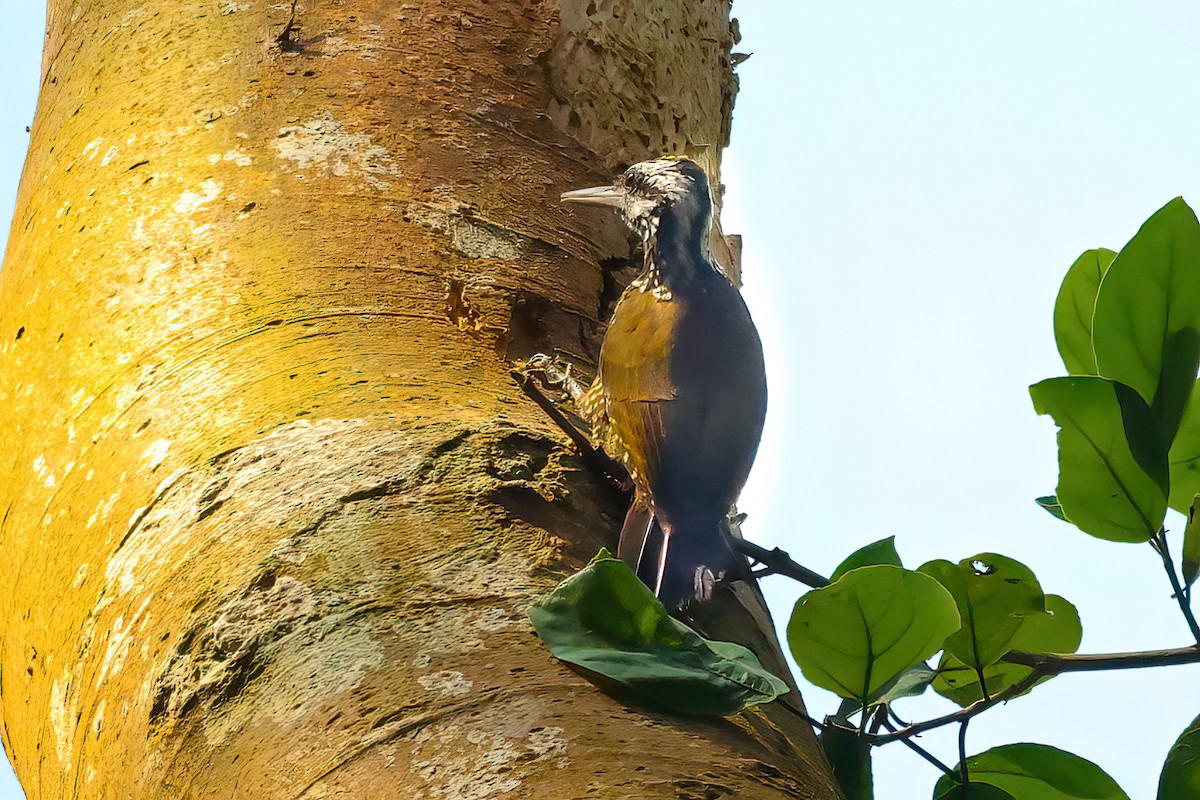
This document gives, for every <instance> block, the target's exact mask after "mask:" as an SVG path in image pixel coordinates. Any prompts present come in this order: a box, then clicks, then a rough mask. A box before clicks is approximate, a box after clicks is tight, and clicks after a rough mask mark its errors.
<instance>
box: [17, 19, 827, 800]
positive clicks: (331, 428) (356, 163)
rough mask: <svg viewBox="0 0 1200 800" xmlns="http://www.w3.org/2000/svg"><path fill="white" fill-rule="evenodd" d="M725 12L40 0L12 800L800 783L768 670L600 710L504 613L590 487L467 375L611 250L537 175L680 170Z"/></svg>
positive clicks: (23, 338) (722, 124)
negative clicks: (752, 704) (668, 166)
mask: <svg viewBox="0 0 1200 800" xmlns="http://www.w3.org/2000/svg"><path fill="white" fill-rule="evenodd" d="M733 38H734V34H733V32H732V31H731V26H730V22H729V19H728V5H727V4H726V3H724V2H708V1H707V0H705V1H704V2H701V1H700V0H664V2H661V3H658V2H656V3H623V2H619V0H592V1H591V2H588V0H561V2H555V1H554V0H542V2H521V1H520V0H491V1H490V2H465V3H448V2H443V1H442V0H409V1H408V2H382V1H381V0H328V2H316V1H315V0H305V1H304V2H296V0H290V2H289V1H288V0H282V2H280V3H277V4H274V5H272V4H271V3H269V2H266V1H265V0H203V2H201V1H200V0H174V1H173V2H165V3H147V2H144V0H91V1H90V2H82V0H78V1H77V0H72V1H71V2H68V0H51V2H50V10H49V32H48V39H47V45H46V57H45V61H44V83H43V87H42V93H41V97H40V101H39V105H38V112H37V117H36V121H35V124H34V128H33V134H32V140H31V145H30V152H29V156H28V160H27V162H26V167H25V173H24V176H23V180H22V183H21V189H20V195H19V199H18V207H17V212H16V216H15V219H14V221H13V227H12V235H11V237H10V240H9V246H8V251H7V253H6V256H5V261H4V267H3V271H2V272H0V441H3V442H4V444H5V448H4V450H5V453H4V459H3V466H0V470H3V472H2V473H0V474H2V480H0V513H2V515H3V516H2V522H0V526H2V527H0V537H2V538H0V541H2V543H3V552H4V558H3V559H2V560H0V581H2V582H3V585H5V586H6V587H8V600H7V602H6V603H5V604H4V606H3V610H2V614H3V616H2V620H0V625H2V626H3V627H2V630H3V645H2V653H0V668H2V672H0V679H2V683H0V692H2V697H0V700H2V713H3V721H4V729H3V734H4V744H5V747H6V748H7V750H8V752H9V753H10V755H11V757H12V760H13V762H14V765H15V768H16V771H17V774H18V776H19V777H20V779H21V781H22V784H23V785H24V787H25V789H26V791H27V793H28V796H29V797H30V798H31V800H36V799H37V798H65V797H80V798H101V797H107V798H134V797H137V798H142V797H149V798H154V797H170V798H180V797H185V798H188V797H209V796H211V797H221V798H230V797H238V798H242V797H244V798H322V797H361V798H380V797H400V798H409V797H411V798H430V799H431V800H432V799H434V798H449V799H457V798H486V797H522V798H556V799H557V798H569V797H580V798H582V797H598V798H621V797H638V798H656V797H664V798H665V797H672V798H676V797H680V798H691V797H696V798H716V797H726V796H729V797H739V798H782V797H805V798H832V797H835V796H836V790H835V789H833V788H832V785H831V782H830V779H829V777H828V773H827V769H826V767H825V766H824V763H823V761H822V760H821V758H820V756H819V754H818V750H817V746H816V743H815V740H814V739H813V737H812V735H811V732H810V731H808V729H807V728H806V727H805V726H804V725H802V724H797V721H798V718H797V716H796V715H795V713H794V709H795V708H796V707H797V705H798V699H797V698H790V699H789V703H790V705H791V707H792V710H788V709H787V708H784V707H783V705H784V704H783V703H775V704H772V705H771V706H770V707H767V708H766V709H764V710H763V711H761V712H755V713H750V714H746V715H743V716H742V717H740V718H738V719H732V720H700V719H681V718H677V717H671V716H666V715H658V714H654V713H651V712H648V711H645V710H642V709H639V708H636V707H632V706H628V705H623V704H621V703H619V702H617V701H615V700H613V699H611V698H609V697H608V696H606V695H604V694H602V693H601V692H599V691H598V690H596V689H595V688H594V687H592V686H591V685H590V684H589V683H587V682H586V681H584V680H583V679H581V678H580V677H579V676H577V675H576V674H575V673H573V672H571V671H570V670H568V669H566V668H565V667H564V666H562V665H561V664H560V663H558V662H556V661H555V660H554V659H553V658H552V657H550V655H549V654H548V653H547V651H546V650H545V649H544V648H543V646H542V645H541V643H540V642H539V641H538V639H537V638H536V636H534V635H533V633H532V631H531V628H530V625H529V623H528V621H527V619H526V617H525V615H524V609H525V608H527V607H528V604H529V603H530V602H531V601H532V599H534V598H536V597H537V596H539V595H540V594H541V593H543V592H544V591H546V590H547V589H548V588H549V587H551V586H553V585H554V584H555V583H556V582H557V581H558V580H560V579H561V578H562V577H563V576H564V575H566V574H568V573H569V572H570V571H572V570H573V569H575V568H577V567H578V566H579V564H580V563H581V562H582V561H584V560H586V559H587V558H589V557H590V556H591V555H593V554H594V553H595V551H596V550H597V549H598V548H599V547H600V546H601V545H611V544H612V540H613V537H614V534H615V530H616V528H617V526H618V521H619V519H620V517H621V514H622V511H623V509H621V508H619V506H618V505H617V504H615V503H614V502H613V500H612V499H611V498H610V497H609V496H608V495H607V494H606V493H605V491H604V488H603V487H602V486H601V485H600V482H599V481H598V480H597V479H596V478H595V477H594V476H593V475H592V474H590V473H588V472H587V471H586V470H585V469H583V467H582V466H581V464H580V462H579V461H578V459H577V458H575V457H574V456H572V455H571V454H570V452H569V451H568V450H567V449H566V447H565V446H564V443H563V437H562V436H561V435H560V434H559V433H558V432H557V431H555V430H554V429H553V428H552V427H551V426H550V425H549V424H548V423H547V421H546V420H545V419H544V418H543V417H542V415H541V414H540V412H539V411H538V410H537V409H536V407H534V406H533V405H532V404H531V403H529V402H527V401H526V400H525V399H524V398H523V397H522V395H521V394H520V392H519V391H518V390H517V388H516V387H515V386H514V384H513V382H512V381H511V379H510V378H509V376H508V368H509V364H510V361H511V359H514V358H520V357H525V356H528V355H530V354H531V353H533V352H535V351H547V352H551V351H557V352H562V353H565V354H567V355H570V356H571V357H573V358H576V359H578V360H579V361H580V362H581V363H585V364H586V363H590V362H592V361H593V360H594V356H595V353H596V348H597V345H598V337H599V335H600V333H601V330H602V325H601V323H602V321H603V318H604V314H605V313H606V311H607V306H608V304H610V303H611V301H612V299H613V296H614V293H615V286H616V279H615V278H614V277H613V273H614V269H613V267H614V266H618V265H619V264H620V263H621V259H622V258H627V257H628V256H629V244H628V241H627V239H626V238H625V236H624V234H623V232H622V231H621V230H620V229H619V227H618V226H617V224H616V222H615V221H613V220H608V219H605V218H604V217H603V216H602V215H600V214H592V213H586V212H584V213H579V212H575V211H571V210H569V209H563V208H561V207H560V206H559V204H558V202H557V196H558V194H559V192H561V191H563V190H565V189H568V188H575V187H579V186H584V185H590V184H594V183H597V182H603V181H605V180H607V179H608V178H609V176H610V174H611V172H612V171H613V170H614V168H616V167H617V166H618V165H619V164H621V163H623V162H629V161H633V160H637V159H641V158H643V157H648V156H653V155H659V154H661V153H663V152H672V151H680V150H683V149H692V150H695V149H697V148H701V149H703V146H705V145H708V146H710V147H709V150H708V153H709V160H710V162H711V163H712V165H714V166H715V162H716V160H717V159H718V158H719V150H718V148H719V146H720V145H722V144H723V143H724V142H725V139H726V133H727V126H728V124H729V115H730V109H731V106H732V100H733V91H734V83H733V78H732V75H731V73H730V68H729V57H728V56H729V47H730V45H731V43H732V40H733ZM602 262H603V263H604V264H605V265H606V269H602V268H601V263H602ZM742 594H743V595H747V594H749V593H747V592H743V593H742ZM747 605H749V606H753V605H754V598H753V597H750V598H749V600H747ZM710 611H711V613H713V614H714V615H717V616H724V617H725V620H724V623H723V624H725V625H729V624H733V625H737V626H740V627H742V628H746V627H748V625H747V622H746V618H745V613H746V612H744V611H743V609H742V606H741V605H739V604H738V603H736V602H733V601H731V600H730V599H729V598H725V599H724V600H723V601H722V602H721V603H720V604H714V606H713V608H712V609H711V610H710ZM731 620H732V622H731ZM758 621H759V623H760V624H761V622H762V621H761V617H759V620H758ZM713 624H714V625H718V626H719V624H722V623H720V622H714V623H713ZM764 641H765V639H764ZM760 649H762V648H761V647H760Z"/></svg>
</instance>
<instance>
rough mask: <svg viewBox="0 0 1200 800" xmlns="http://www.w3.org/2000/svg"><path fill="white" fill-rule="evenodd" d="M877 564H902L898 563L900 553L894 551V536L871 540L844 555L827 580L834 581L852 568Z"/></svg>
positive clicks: (898, 565)
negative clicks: (875, 540) (876, 540)
mask: <svg viewBox="0 0 1200 800" xmlns="http://www.w3.org/2000/svg"><path fill="white" fill-rule="evenodd" d="M877 564H890V565H891V566H893V567H903V566H904V565H903V564H901V563H900V554H899V553H897V552H896V537H895V536H889V537H887V538H886V539H880V540H879V541H878V542H871V543H870V544H868V545H864V546H863V547H860V548H858V549H857V550H855V551H854V552H853V553H851V554H850V555H848V556H846V558H845V560H843V561H842V563H841V564H838V566H837V569H835V570H834V571H833V575H831V576H830V578H829V582H830V583H832V582H834V581H836V580H837V579H838V578H840V577H842V576H843V575H845V574H846V573H847V572H849V571H850V570H852V569H858V568H859V567H870V566H875V565H877Z"/></svg>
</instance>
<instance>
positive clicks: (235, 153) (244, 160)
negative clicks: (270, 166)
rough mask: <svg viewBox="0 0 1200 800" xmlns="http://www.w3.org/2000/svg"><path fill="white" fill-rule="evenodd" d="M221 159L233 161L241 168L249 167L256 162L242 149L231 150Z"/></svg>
mask: <svg viewBox="0 0 1200 800" xmlns="http://www.w3.org/2000/svg"><path fill="white" fill-rule="evenodd" d="M221 159H222V160H224V161H232V162H233V163H234V164H236V165H237V166H239V167H248V166H250V164H252V163H253V162H254V159H253V158H251V157H250V154H249V153H247V152H246V151H244V150H240V149H234V150H230V151H229V152H228V153H226V154H225V155H223V156H221Z"/></svg>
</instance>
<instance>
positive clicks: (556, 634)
mask: <svg viewBox="0 0 1200 800" xmlns="http://www.w3.org/2000/svg"><path fill="white" fill-rule="evenodd" d="M529 618H530V619H531V620H532V621H533V625H534V628H536V629H537V632H538V635H539V636H540V637H541V638H542V641H544V642H545V643H546V645H547V647H549V648H550V652H552V653H553V654H554V655H555V656H556V657H557V658H559V659H561V660H563V661H566V662H567V663H568V664H574V665H575V666H577V667H580V668H582V669H583V670H585V671H586V672H585V674H588V677H589V678H592V679H594V682H596V683H597V684H599V685H600V686H602V687H603V688H606V689H609V690H616V691H618V692H619V691H621V690H622V689H624V690H628V691H630V692H633V693H634V694H636V695H638V696H639V697H640V698H641V700H642V701H643V702H645V703H647V704H650V705H655V706H659V707H664V708H667V709H670V710H673V711H679V712H682V713H686V714H714V715H724V714H732V713H734V712H736V711H739V710H741V709H743V708H745V707H747V706H750V705H754V704H756V703H766V702H769V701H771V700H774V699H775V698H776V697H778V696H780V695H781V694H784V693H786V692H787V691H788V686H787V684H786V683H784V682H783V681H782V680H780V679H779V678H777V677H775V676H774V675H772V674H771V673H769V672H767V670H765V669H764V668H763V666H762V665H761V664H760V663H759V661H758V658H757V657H756V656H755V655H754V653H752V652H750V651H749V650H747V649H746V648H744V647H742V646H741V645H737V644H733V643H732V642H714V641H710V640H708V639H705V638H704V637H702V636H701V635H700V634H698V633H697V632H696V631H694V630H692V629H691V628H689V627H688V626H687V625H684V624H683V623H682V622H680V621H678V620H676V619H673V618H672V617H671V616H670V615H668V614H667V610H666V608H664V607H663V604H662V603H660V602H659V601H658V599H657V598H656V597H655V596H654V595H653V593H651V591H650V590H649V589H647V588H646V586H645V584H643V583H642V582H641V581H640V580H638V578H637V576H636V575H634V574H633V572H631V571H630V569H629V568H628V567H627V566H625V564H623V563H622V562H621V561H620V560H618V559H616V558H614V557H613V556H612V555H611V554H610V553H609V552H608V551H607V550H602V551H600V554H599V555H598V556H596V558H595V559H593V560H592V562H591V563H590V564H589V565H588V566H587V567H585V568H584V569H583V570H581V571H579V572H577V573H576V574H575V575H572V576H571V577H570V578H568V579H567V580H565V581H564V582H563V583H561V584H560V585H559V586H558V588H556V589H555V590H554V592H552V593H551V594H550V595H549V596H548V597H547V598H545V599H544V600H542V601H540V602H539V603H537V604H535V605H534V606H533V607H532V608H531V609H530V610H529Z"/></svg>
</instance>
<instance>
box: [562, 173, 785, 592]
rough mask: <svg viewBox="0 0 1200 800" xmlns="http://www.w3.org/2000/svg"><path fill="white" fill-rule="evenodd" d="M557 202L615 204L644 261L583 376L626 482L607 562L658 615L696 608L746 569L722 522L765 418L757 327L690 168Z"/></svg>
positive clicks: (705, 193)
mask: <svg viewBox="0 0 1200 800" xmlns="http://www.w3.org/2000/svg"><path fill="white" fill-rule="evenodd" d="M562 199H563V201H564V202H571V203H591V204H596V205H604V206H612V207H614V208H616V209H617V210H618V211H619V212H620V214H621V216H622V218H623V219H624V221H625V223H626V224H627V225H628V226H629V227H630V228H631V229H632V230H633V231H634V232H635V233H636V234H637V235H638V236H639V237H640V238H641V241H642V248H643V253H644V263H643V269H642V272H641V274H640V275H638V277H637V278H636V279H634V281H633V282H632V283H630V284H629V286H628V287H627V288H626V289H625V291H624V293H622V295H621V297H620V299H619V300H618V302H617V305H616V308H615V309H614V311H613V315H612V319H611V320H610V322H609V324H608V330H607V331H606V333H605V335H604V341H603V343H602V344H601V347H600V368H599V372H598V375H597V379H596V381H597V388H598V389H599V393H600V396H601V397H602V398H603V401H604V406H605V411H606V412H607V417H608V420H609V424H610V425H611V435H612V436H614V437H615V438H616V439H617V440H618V442H619V445H620V447H619V449H620V453H619V455H620V457H621V458H622V460H624V462H625V465H626V466H627V467H628V468H629V472H630V474H631V475H632V476H633V480H634V500H633V503H632V505H631V506H630V508H629V512H628V513H627V515H626V517H625V524H624V526H623V527H622V530H621V541H620V545H619V547H618V553H619V555H620V557H621V560H622V561H624V562H625V563H626V564H628V565H629V567H630V568H631V569H632V570H634V571H635V572H636V573H637V575H638V577H639V578H641V580H642V581H643V582H644V583H645V584H646V585H647V586H649V587H650V588H651V589H652V590H653V591H654V593H655V594H656V595H657V596H658V598H659V599H660V600H662V602H663V604H664V605H666V606H667V607H668V608H670V609H677V608H680V607H682V606H685V605H687V604H688V603H690V602H694V601H703V600H707V599H708V598H709V596H710V595H711V593H712V589H713V586H714V584H715V582H716V581H717V580H720V579H722V578H725V579H734V578H744V577H747V576H748V574H749V568H748V566H747V563H746V559H745V558H744V557H743V556H742V555H740V553H739V551H738V549H737V547H736V545H735V543H734V542H733V540H732V537H731V535H730V533H729V529H728V524H727V522H726V517H727V515H728V513H729V510H730V508H731V507H732V505H733V503H734V501H735V500H737V496H738V493H739V492H741V490H742V486H744V485H745V483H746V478H747V477H748V476H749V474H750V466H751V464H752V463H753V461H754V454H755V451H756V450H757V449H758V442H759V439H760V438H761V436H762V429H763V420H764V418H765V416H766V411H767V382H766V372H765V369H764V365H763V354H762V343H761V342H760V341H759V338H758V331H757V330H756V329H755V327H754V322H753V321H752V320H751V319H750V312H749V310H748V309H747V308H746V303H745V301H743V300H742V296H741V293H740V292H739V291H738V289H737V287H736V286H735V285H734V284H733V282H732V281H731V280H730V279H729V277H728V276H727V275H726V274H725V272H724V271H722V269H721V267H720V265H718V264H717V263H716V261H715V260H714V259H713V257H712V254H711V252H710V249H709V244H708V242H709V229H710V227H711V225H712V198H711V196H710V194H709V187H708V179H707V177H706V176H705V174H704V170H703V169H701V168H700V166H699V165H698V164H696V163H695V162H694V161H691V160H689V159H686V158H675V157H668V158H659V159H655V160H653V161H644V162H642V163H640V164H634V165H633V166H632V167H630V168H629V169H628V170H626V171H625V172H624V174H622V175H621V176H620V177H618V178H617V179H616V181H614V183H613V184H612V185H611V186H601V187H597V188H593V189H581V190H578V191H573V192H566V193H564V194H563V195H562Z"/></svg>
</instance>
